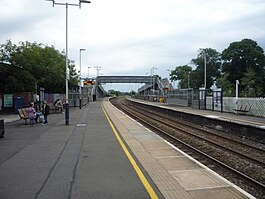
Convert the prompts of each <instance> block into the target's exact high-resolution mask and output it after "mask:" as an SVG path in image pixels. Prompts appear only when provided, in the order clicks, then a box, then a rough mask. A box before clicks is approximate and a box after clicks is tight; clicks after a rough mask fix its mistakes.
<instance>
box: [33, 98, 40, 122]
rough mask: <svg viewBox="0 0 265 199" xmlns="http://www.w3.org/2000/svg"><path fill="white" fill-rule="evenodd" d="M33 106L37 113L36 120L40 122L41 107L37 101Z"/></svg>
mask: <svg viewBox="0 0 265 199" xmlns="http://www.w3.org/2000/svg"><path fill="white" fill-rule="evenodd" d="M33 108H34V109H35V114H36V117H35V122H36V123H38V121H39V117H40V115H41V112H40V108H39V106H38V103H37V102H34V104H33Z"/></svg>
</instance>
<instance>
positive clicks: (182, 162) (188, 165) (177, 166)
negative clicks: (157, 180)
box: [159, 157, 198, 171]
mask: <svg viewBox="0 0 265 199" xmlns="http://www.w3.org/2000/svg"><path fill="white" fill-rule="evenodd" d="M159 161H160V162H161V163H162V164H163V165H164V167H165V168H166V169H167V170H169V171H178V170H190V169H196V168H198V166H197V165H195V164H193V163H192V162H191V161H190V160H189V159H187V158H186V157H170V158H167V157H165V158H159Z"/></svg>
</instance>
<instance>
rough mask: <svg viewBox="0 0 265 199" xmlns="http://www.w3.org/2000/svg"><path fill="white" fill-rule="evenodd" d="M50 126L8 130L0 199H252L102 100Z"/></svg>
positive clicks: (53, 118) (13, 125)
mask: <svg viewBox="0 0 265 199" xmlns="http://www.w3.org/2000/svg"><path fill="white" fill-rule="evenodd" d="M48 120H49V123H48V125H44V126H42V125H38V124H37V125H35V126H34V127H29V126H25V125H24V122H23V121H21V120H16V121H13V122H9V123H7V124H6V126H5V130H6V133H5V138H4V139H1V140H0V190H1V191H0V198H3V199H4V198H12V199H16V198H20V199H24V198H25V199H26V198H27V199H28V198H58V199H60V198H81V199H82V198H126V199H127V198H166V199H175V198H180V199H182V198H183V199H184V198H190V199H192V198H193V199H203V198H216V199H227V198H229V199H239V198H254V197H252V196H251V195H250V194H248V193H246V192H244V191H243V190H241V189H240V188H238V187H237V186H235V185H234V184H232V183H230V182H229V181H227V180H225V179H224V178H222V177H220V176H219V175H217V174H216V173H214V172H213V171H211V170H210V169H209V168H206V167H204V166H203V165H202V164H200V163H198V162H197V161H195V160H194V159H193V158H191V157H189V156H188V155H186V154H185V153H183V152H182V151H180V150H178V149H177V148H175V147H174V146H172V145H171V144H170V143H168V142H167V141H165V140H163V139H162V138H161V137H159V136H158V135H156V134H154V133H153V132H151V131H150V130H148V129H146V128H145V127H144V126H142V125H141V124H139V123H137V122H136V121H134V120H132V119H131V118H129V117H128V116H126V115H124V114H123V113H122V112H120V111H119V110H118V109H116V108H115V107H113V106H112V105H111V104H110V102H109V101H108V100H107V99H104V100H103V101H96V102H91V103H89V104H88V105H87V106H85V107H83V108H82V109H81V110H79V109H71V111H70V125H69V126H66V125H64V116H63V114H51V115H49V117H48Z"/></svg>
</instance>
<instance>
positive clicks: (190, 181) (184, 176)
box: [170, 169, 229, 190]
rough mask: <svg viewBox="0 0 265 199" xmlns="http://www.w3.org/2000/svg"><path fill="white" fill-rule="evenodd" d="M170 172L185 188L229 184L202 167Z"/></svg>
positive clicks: (216, 186)
mask: <svg viewBox="0 0 265 199" xmlns="http://www.w3.org/2000/svg"><path fill="white" fill-rule="evenodd" d="M170 173H171V174H172V175H173V176H174V178H176V179H177V181H178V182H179V183H180V184H181V185H182V186H183V187H184V188H185V189H186V190H193V189H202V188H218V187H224V186H229V185H228V184H227V183H225V182H224V181H222V180H220V179H218V178H216V176H213V174H212V173H210V172H208V171H207V170H203V169H192V170H186V171H171V172H170Z"/></svg>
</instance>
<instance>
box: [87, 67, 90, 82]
mask: <svg viewBox="0 0 265 199" xmlns="http://www.w3.org/2000/svg"><path fill="white" fill-rule="evenodd" d="M90 68H91V67H90V66H88V67H87V78H88V79H89V69H90Z"/></svg>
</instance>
